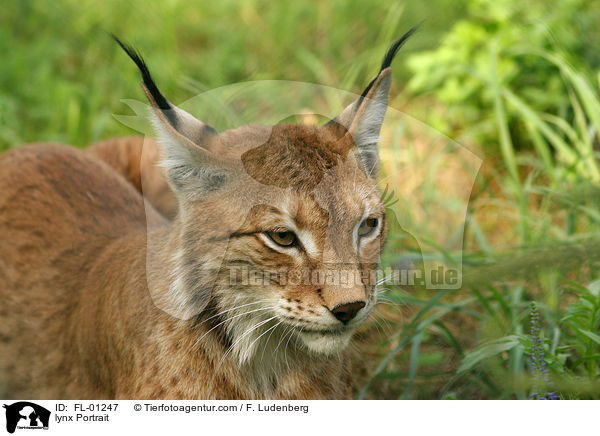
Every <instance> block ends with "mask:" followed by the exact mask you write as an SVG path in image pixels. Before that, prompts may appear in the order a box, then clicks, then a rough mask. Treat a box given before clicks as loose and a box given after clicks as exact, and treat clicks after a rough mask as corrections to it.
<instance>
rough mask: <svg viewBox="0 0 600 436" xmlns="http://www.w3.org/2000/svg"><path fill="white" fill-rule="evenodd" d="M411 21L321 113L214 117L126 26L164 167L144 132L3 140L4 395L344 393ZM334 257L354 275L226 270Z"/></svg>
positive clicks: (378, 231)
mask: <svg viewBox="0 0 600 436" xmlns="http://www.w3.org/2000/svg"><path fill="white" fill-rule="evenodd" d="M412 32H413V30H411V31H409V32H408V33H407V34H405V35H404V36H403V37H402V38H400V39H399V40H398V41H396V42H395V43H394V44H393V45H392V46H391V47H390V49H389V50H388V52H387V53H386V55H385V57H384V60H383V63H382V65H381V69H380V71H379V73H378V74H377V76H376V78H375V79H374V80H373V81H372V82H371V83H370V84H369V85H368V86H367V88H366V89H365V90H364V92H363V93H362V95H361V96H360V97H359V98H358V99H357V100H355V101H354V102H353V103H352V104H350V105H349V106H348V107H346V109H344V110H343V111H342V112H341V113H340V114H339V115H338V116H337V117H335V118H334V119H332V120H331V121H330V122H328V123H327V124H325V125H322V126H309V125H303V124H280V125H274V126H268V127H267V126H253V125H248V126H242V127H238V128H235V129H232V130H228V131H225V132H221V133H218V132H217V131H216V130H215V129H213V128H212V127H210V126H209V125H207V124H205V123H203V122H201V121H199V120H198V119H196V118H194V117H193V116H192V115H190V114H189V113H187V112H185V111H183V110H182V109H180V108H178V107H176V106H174V105H173V104H171V103H170V102H169V101H168V100H167V99H165V97H164V96H163V95H162V94H161V92H160V91H159V89H158V88H157V86H156V84H155V82H154V81H153V79H152V77H151V75H150V72H149V70H148V68H147V66H146V63H145V62H144V60H143V59H142V58H141V56H140V55H139V53H138V52H136V51H135V50H134V49H132V48H131V47H130V46H128V45H126V44H124V43H122V42H120V41H119V40H118V39H117V42H118V43H119V45H120V46H121V47H122V48H123V49H124V50H125V52H126V53H127V54H128V55H129V57H130V58H131V59H132V60H133V61H134V62H135V64H136V65H137V66H138V68H139V70H140V72H141V75H142V79H143V81H142V87H143V90H144V91H145V94H146V96H147V98H148V100H149V102H150V105H151V108H152V114H151V117H152V120H153V124H154V126H155V127H156V131H157V142H156V143H157V144H158V147H159V148H158V149H156V150H155V151H153V152H151V155H152V156H154V158H156V159H160V162H161V167H160V168H159V167H154V166H153V165H151V163H152V162H151V161H152V159H154V158H150V160H148V159H146V160H144V159H142V157H141V151H140V150H141V147H142V142H143V141H142V140H130V141H129V143H128V145H127V141H125V143H124V142H122V141H119V140H115V141H111V142H107V143H103V144H99V145H98V146H95V147H93V148H92V149H91V150H88V151H81V150H77V149H75V148H72V147H68V146H64V145H54V144H32V145H28V146H22V147H19V148H16V149H13V150H10V151H8V152H6V153H4V154H2V155H0V241H2V242H1V243H0V298H1V300H0V301H1V303H0V389H1V390H2V392H0V394H2V395H3V396H4V397H11V398H31V399H59V398H60V399H159V398H160V399H267V398H268V399H344V398H349V397H350V396H351V368H350V358H349V355H348V344H349V342H350V339H351V337H352V335H353V332H354V331H355V330H356V328H357V327H358V326H359V325H360V324H361V323H362V322H364V321H365V319H366V318H367V317H368V316H369V314H370V312H371V310H372V308H373V306H374V304H375V303H376V286H375V285H376V283H374V282H373V281H372V280H370V279H369V277H370V273H371V272H373V270H374V269H375V268H376V266H377V262H378V259H379V254H380V252H381V249H382V246H383V244H384V240H385V236H386V219H385V208H384V205H383V204H382V201H381V198H380V194H379V193H378V190H377V188H376V183H375V178H376V175H377V171H378V152H377V141H378V136H379V133H380V128H381V125H382V123H383V119H384V116H385V112H386V108H387V103H388V94H389V89H390V81H391V68H390V64H391V62H392V60H393V58H394V56H395V54H396V52H397V51H398V49H399V48H400V47H401V46H402V45H403V43H404V42H405V41H406V39H407V38H408V37H409V36H410V35H411V34H412ZM145 143H146V146H147V147H149V149H151V147H153V146H154V145H153V144H155V143H154V142H152V141H151V140H145ZM144 166H149V167H151V169H148V171H149V173H148V174H150V176H149V177H150V178H153V177H156V180H157V182H156V186H155V188H152V189H150V191H151V192H149V193H148V196H149V198H148V200H149V201H147V202H145V201H144V197H143V196H142V195H141V193H140V190H141V187H140V177H141V176H140V172H141V171H142V170H143V167H144ZM235 268H237V269H235ZM336 268H337V269H339V268H344V269H345V270H347V271H348V272H349V273H352V274H354V273H356V277H359V278H360V280H357V281H354V282H353V283H352V284H351V285H350V286H348V285H342V284H340V283H329V282H327V283H324V284H323V282H322V281H319V282H318V283H313V282H312V281H311V280H309V281H308V282H307V281H305V280H300V281H293V280H291V278H289V279H287V280H286V278H285V277H284V276H285V274H283V275H278V276H277V277H275V278H274V279H272V280H270V281H268V282H261V283H260V284H253V282H239V281H234V280H232V271H233V270H234V269H235V271H237V272H239V271H241V270H244V269H245V270H247V271H250V272H252V273H259V274H261V273H264V272H266V271H271V270H273V271H275V270H276V271H284V272H285V273H286V274H288V273H289V274H292V273H297V275H298V276H299V275H303V277H305V276H304V274H305V273H307V272H308V274H309V275H310V273H313V272H317V271H319V272H323V271H325V272H328V271H331V270H332V269H336ZM237 272H236V274H237ZM290 277H291V276H290Z"/></svg>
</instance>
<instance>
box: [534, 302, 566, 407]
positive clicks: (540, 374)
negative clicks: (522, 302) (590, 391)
mask: <svg viewBox="0 0 600 436" xmlns="http://www.w3.org/2000/svg"><path fill="white" fill-rule="evenodd" d="M529 324H530V328H529V342H531V349H530V355H529V368H530V370H531V375H532V378H533V387H532V393H531V398H532V399H534V400H558V398H559V397H558V395H557V394H556V393H555V392H548V389H547V388H548V387H551V386H552V384H553V383H552V382H551V381H550V380H549V378H548V368H546V362H545V361H544V355H545V351H544V341H543V340H542V337H541V335H540V332H541V327H540V314H539V312H538V310H537V307H536V305H535V302H534V301H532V302H531V310H530V312H529Z"/></svg>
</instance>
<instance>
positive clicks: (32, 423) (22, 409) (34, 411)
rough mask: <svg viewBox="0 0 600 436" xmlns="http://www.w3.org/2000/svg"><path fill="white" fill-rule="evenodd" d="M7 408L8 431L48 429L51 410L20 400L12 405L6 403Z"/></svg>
mask: <svg viewBox="0 0 600 436" xmlns="http://www.w3.org/2000/svg"><path fill="white" fill-rule="evenodd" d="M3 407H4V408H5V409H6V431H8V432H9V433H14V432H15V429H17V428H19V429H40V428H43V429H48V422H49V421H50V411H49V410H48V409H45V408H43V407H42V406H38V405H37V404H35V403H30V402H29V401H19V402H18V403H14V404H11V405H6V404H4V406H3Z"/></svg>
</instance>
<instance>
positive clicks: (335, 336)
mask: <svg viewBox="0 0 600 436" xmlns="http://www.w3.org/2000/svg"><path fill="white" fill-rule="evenodd" d="M353 333H354V329H353V328H347V327H345V328H341V329H340V328H337V329H324V330H322V329H318V330H317V329H299V330H298V332H297V334H298V337H299V338H300V340H301V341H302V342H303V343H304V345H306V347H307V348H308V349H309V350H310V351H313V352H316V353H319V354H325V355H330V354H334V353H338V352H339V351H341V350H343V349H344V348H346V346H347V345H348V343H349V342H350V339H351V338H352V334H353Z"/></svg>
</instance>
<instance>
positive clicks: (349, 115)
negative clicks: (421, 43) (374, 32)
mask: <svg viewBox="0 0 600 436" xmlns="http://www.w3.org/2000/svg"><path fill="white" fill-rule="evenodd" d="M416 30H417V27H413V28H412V29H410V30H409V31H408V32H406V33H405V34H404V35H403V36H402V37H401V38H400V39H398V40H397V41H396V42H394V43H393V44H392V46H391V47H390V48H389V50H388V51H387V53H386V55H385V57H384V58H383V62H382V63H381V68H380V70H379V74H378V75H377V77H375V79H373V80H372V81H371V83H369V85H368V86H367V87H366V89H365V90H364V91H363V93H362V94H361V96H360V97H359V98H358V99H357V100H356V101H354V102H353V103H351V104H350V105H349V106H347V107H346V109H344V110H343V111H342V113H341V114H340V115H338V116H337V117H336V118H334V119H333V120H331V121H330V122H329V123H328V125H335V124H338V125H342V126H343V127H344V128H345V129H346V131H347V133H346V135H350V136H351V137H352V140H353V142H354V144H355V145H356V148H357V153H358V158H359V160H360V161H361V162H362V164H363V165H364V167H365V170H366V171H367V173H368V174H369V175H370V176H371V177H373V178H376V177H377V173H378V171H379V156H378V150H377V142H378V141H379V132H380V130H381V125H382V124H383V119H384V118H385V113H386V110H387V105H388V95H389V92H390V84H391V78H392V75H391V72H392V70H391V68H390V65H391V63H392V60H393V59H394V57H395V56H396V53H397V52H398V50H399V49H400V47H402V45H404V43H405V42H406V40H407V39H408V38H409V37H410V36H411V35H412V34H413V33H414V32H415V31H416Z"/></svg>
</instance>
